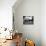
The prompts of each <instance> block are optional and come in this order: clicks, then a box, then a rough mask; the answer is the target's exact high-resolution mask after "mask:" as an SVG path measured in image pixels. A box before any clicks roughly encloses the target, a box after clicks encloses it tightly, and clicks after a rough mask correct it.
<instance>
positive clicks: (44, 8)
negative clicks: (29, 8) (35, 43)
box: [41, 0, 46, 46]
mask: <svg viewBox="0 0 46 46" xmlns="http://www.w3.org/2000/svg"><path fill="white" fill-rule="evenodd" d="M41 38H42V46H46V0H42V1H41Z"/></svg>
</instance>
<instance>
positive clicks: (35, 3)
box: [13, 0, 41, 46]
mask: <svg viewBox="0 0 46 46" xmlns="http://www.w3.org/2000/svg"><path fill="white" fill-rule="evenodd" d="M13 13H14V19H15V22H14V23H15V29H16V30H18V32H22V33H23V37H24V38H28V39H32V40H34V41H35V43H36V46H41V0H23V1H22V2H21V3H20V4H19V5H18V6H17V7H16V5H14V6H13ZM23 16H34V24H33V25H24V24H23Z"/></svg>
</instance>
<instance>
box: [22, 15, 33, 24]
mask: <svg viewBox="0 0 46 46" xmlns="http://www.w3.org/2000/svg"><path fill="white" fill-rule="evenodd" d="M23 24H34V16H23Z"/></svg>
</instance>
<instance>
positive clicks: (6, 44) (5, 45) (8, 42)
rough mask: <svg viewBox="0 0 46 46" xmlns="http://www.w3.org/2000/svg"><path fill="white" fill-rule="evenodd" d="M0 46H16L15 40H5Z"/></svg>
mask: <svg viewBox="0 0 46 46" xmlns="http://www.w3.org/2000/svg"><path fill="white" fill-rule="evenodd" d="M0 46H16V44H15V39H13V40H6V42H4V43H2V44H1V45H0Z"/></svg>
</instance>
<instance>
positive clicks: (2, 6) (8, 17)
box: [0, 0, 16, 29]
mask: <svg viewBox="0 0 46 46" xmlns="http://www.w3.org/2000/svg"><path fill="white" fill-rule="evenodd" d="M15 2H16V0H0V27H7V28H9V29H11V28H12V6H13V5H14V3H15Z"/></svg>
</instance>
